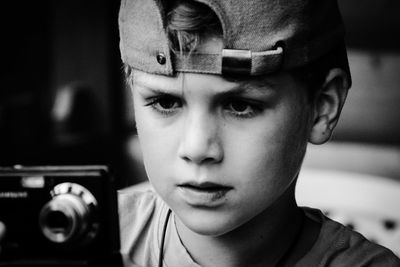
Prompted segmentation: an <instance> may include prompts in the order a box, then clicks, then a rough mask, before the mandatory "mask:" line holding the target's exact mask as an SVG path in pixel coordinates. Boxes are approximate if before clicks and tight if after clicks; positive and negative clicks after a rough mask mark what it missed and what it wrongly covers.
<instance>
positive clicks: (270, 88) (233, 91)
mask: <svg viewBox="0 0 400 267" xmlns="http://www.w3.org/2000/svg"><path fill="white" fill-rule="evenodd" d="M134 83H135V84H136V85H137V86H140V87H143V88H145V89H147V90H149V91H151V92H152V93H155V94H166V95H173V96H177V97H178V96H180V95H181V92H182V91H181V90H178V87H167V88H162V87H156V88H154V87H150V86H148V85H146V84H145V83H142V82H137V81H136V82H134ZM275 89H276V84H275V83H273V82H270V81H266V80H265V79H257V80H253V81H248V80H247V81H241V82H238V85H236V86H234V87H231V88H229V89H227V90H223V91H221V92H216V93H215V95H216V96H217V97H222V96H231V95H240V94H245V93H249V92H254V91H256V92H259V93H261V94H263V95H267V94H273V93H274V92H275Z"/></svg>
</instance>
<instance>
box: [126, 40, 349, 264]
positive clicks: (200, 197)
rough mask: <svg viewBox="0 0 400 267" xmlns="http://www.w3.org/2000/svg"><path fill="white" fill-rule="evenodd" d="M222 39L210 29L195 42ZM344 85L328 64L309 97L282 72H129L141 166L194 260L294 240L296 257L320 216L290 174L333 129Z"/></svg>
mask: <svg viewBox="0 0 400 267" xmlns="http://www.w3.org/2000/svg"><path fill="white" fill-rule="evenodd" d="M220 47H221V40H220V39H218V38H211V39H208V40H207V41H206V43H205V44H203V46H202V48H201V49H202V50H203V51H204V52H209V53H213V52H215V51H216V50H218V49H220ZM348 87H349V83H348V79H347V76H346V74H345V72H344V71H342V70H340V69H332V70H330V71H329V73H328V75H327V77H326V79H325V83H324V84H323V85H322V86H321V88H320V91H319V93H318V95H317V97H316V98H315V101H314V102H313V101H311V102H312V103H311V102H310V101H309V99H308V98H307V96H308V94H307V88H306V84H303V83H300V82H299V81H297V80H295V79H294V78H293V76H292V75H291V74H289V73H285V72H281V73H277V74H273V75H269V76H266V77H263V78H251V79H250V80H247V81H246V82H240V80H239V81H228V80H226V79H224V78H223V77H222V76H219V75H208V74H194V73H185V74H183V73H180V74H178V75H177V77H166V76H161V75H155V74H148V73H144V72H141V71H135V72H134V77H133V86H132V91H133V100H134V111H135V119H136V123H137V130H138V136H139V140H140V144H141V148H142V151H143V158H144V163H145V167H146V171H147V174H148V177H149V180H150V182H151V183H152V185H153V187H154V188H155V190H156V191H157V193H158V194H159V195H160V196H161V198H162V199H163V200H164V201H165V202H166V203H167V204H168V206H169V207H170V208H171V209H172V210H173V212H174V214H175V215H176V217H175V220H176V227H177V230H178V233H179V236H180V238H181V240H182V242H183V244H184V246H185V247H186V249H187V250H188V252H189V254H190V255H191V256H192V257H193V259H194V260H195V261H196V262H197V263H198V264H200V265H201V266H249V265H250V266H271V265H275V264H276V263H277V262H278V261H279V260H280V259H281V258H282V257H285V256H286V255H285V253H286V252H287V251H288V250H289V249H290V246H291V245H292V244H294V247H293V250H292V251H291V253H290V255H292V256H291V257H290V258H289V259H287V261H288V262H296V260H297V259H299V258H300V257H301V256H302V255H303V254H304V253H305V252H306V251H307V250H308V249H309V248H310V247H311V246H312V245H313V242H314V241H315V239H316V238H317V236H318V232H319V226H318V225H317V224H315V223H313V222H311V220H309V219H305V217H304V216H303V213H301V212H300V210H299V208H298V207H297V205H296V201H295V198H294V188H295V182H296V179H297V175H298V172H299V170H300V167H301V162H302V160H303V157H304V154H305V151H306V146H307V142H311V143H314V144H322V143H324V142H326V141H327V140H328V139H329V138H330V135H331V133H332V130H333V129H334V128H335V125H336V123H337V120H338V118H339V115H340V111H341V108H342V106H343V104H344V102H345V99H346V95H347V90H348ZM210 183H212V184H211V185H210ZM210 186H211V187H212V188H209V187H210ZM302 220H305V221H304V224H303V226H304V227H301V225H302V222H301V221H302ZM298 235H300V238H298ZM296 239H299V240H300V242H299V243H296V241H295V240H296ZM266 252H268V253H266Z"/></svg>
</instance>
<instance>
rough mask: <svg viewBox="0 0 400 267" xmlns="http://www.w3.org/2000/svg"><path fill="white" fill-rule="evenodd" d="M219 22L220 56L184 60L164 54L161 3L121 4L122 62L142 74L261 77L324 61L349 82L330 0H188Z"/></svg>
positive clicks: (334, 5) (335, 8)
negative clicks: (203, 74)
mask: <svg viewBox="0 0 400 267" xmlns="http://www.w3.org/2000/svg"><path fill="white" fill-rule="evenodd" d="M192 1H197V2H200V3H203V4H205V5H207V6H208V7H209V8H210V9H211V10H213V11H214V12H215V14H216V15H217V17H218V18H219V20H220V23H221V26H222V31H223V49H222V50H221V52H220V53H216V54H204V53H197V52H192V53H190V54H189V55H185V54H179V53H173V52H172V51H171V50H170V46H169V40H168V35H167V32H166V17H167V14H166V8H165V5H164V4H163V3H165V2H167V1H165V0H164V1H163V0H122V3H121V8H120V13H119V30H120V49H121V56H122V61H123V62H124V63H125V64H128V65H130V66H131V67H133V68H135V69H138V70H142V71H145V72H148V73H154V74H162V75H167V76H173V75H175V74H176V72H194V73H209V74H222V75H225V74H228V75H235V74H240V75H262V74H268V73H272V72H276V71H279V70H290V69H293V68H296V67H301V66H305V65H307V64H309V63H312V62H314V61H316V60H317V59H319V58H321V57H323V56H326V55H332V56H329V57H326V60H328V61H329V64H330V66H332V67H333V66H335V67H340V68H342V69H344V70H345V71H346V72H347V73H348V75H349V78H350V72H349V66H348V60H347V53H346V48H345V44H344V26H343V22H342V18H341V15H340V12H339V8H338V4H337V1H336V0H252V1H240V0H192Z"/></svg>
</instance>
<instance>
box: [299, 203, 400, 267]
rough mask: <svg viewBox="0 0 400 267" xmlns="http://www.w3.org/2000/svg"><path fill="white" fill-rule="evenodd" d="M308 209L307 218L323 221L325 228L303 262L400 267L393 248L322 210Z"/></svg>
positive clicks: (318, 264)
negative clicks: (331, 217)
mask: <svg viewBox="0 0 400 267" xmlns="http://www.w3.org/2000/svg"><path fill="white" fill-rule="evenodd" d="M304 211H305V213H306V216H307V217H309V218H310V219H312V220H314V221H316V222H318V223H320V224H321V230H320V234H319V237H318V239H317V241H316V243H315V244H314V246H313V247H312V249H311V250H310V251H309V253H308V254H307V255H306V256H305V257H304V258H303V260H302V261H301V262H302V263H305V262H307V264H309V263H311V262H310V261H313V264H316V265H315V266H393V267H394V266H399V267H400V260H399V258H397V257H396V256H395V255H394V253H393V252H391V251H390V250H389V249H387V248H385V247H382V246H380V245H377V244H375V243H372V242H370V241H369V240H367V239H366V238H365V237H364V236H362V235H361V234H360V233H358V232H355V231H353V230H351V229H349V228H347V227H345V226H344V225H342V224H340V223H338V222H335V221H333V220H331V219H329V218H327V217H326V216H324V215H323V214H322V212H321V211H319V210H315V209H309V208H305V209H304ZM300 265H301V264H300ZM301 266H303V265H301ZM304 266H306V265H304Z"/></svg>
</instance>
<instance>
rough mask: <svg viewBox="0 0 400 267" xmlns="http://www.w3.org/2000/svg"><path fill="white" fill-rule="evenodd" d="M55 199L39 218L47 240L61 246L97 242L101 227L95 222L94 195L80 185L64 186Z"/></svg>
mask: <svg viewBox="0 0 400 267" xmlns="http://www.w3.org/2000/svg"><path fill="white" fill-rule="evenodd" d="M51 195H52V199H51V200H50V201H49V202H48V203H47V204H45V205H44V206H43V208H42V210H41V212H40V214H39V226H40V229H41V230H42V233H43V234H44V236H45V237H46V238H47V239H49V240H50V241H52V242H54V243H59V244H63V243H69V242H71V241H74V240H82V239H83V240H85V241H90V240H93V239H94V238H95V236H96V234H97V230H98V225H99V224H98V222H97V221H96V220H95V215H96V214H95V213H96V209H97V201H96V199H95V197H94V196H93V195H92V193H90V191H89V190H87V189H86V188H85V187H83V186H81V185H79V184H75V183H61V184H58V185H56V186H55V187H54V189H53V190H52V191H51Z"/></svg>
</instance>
